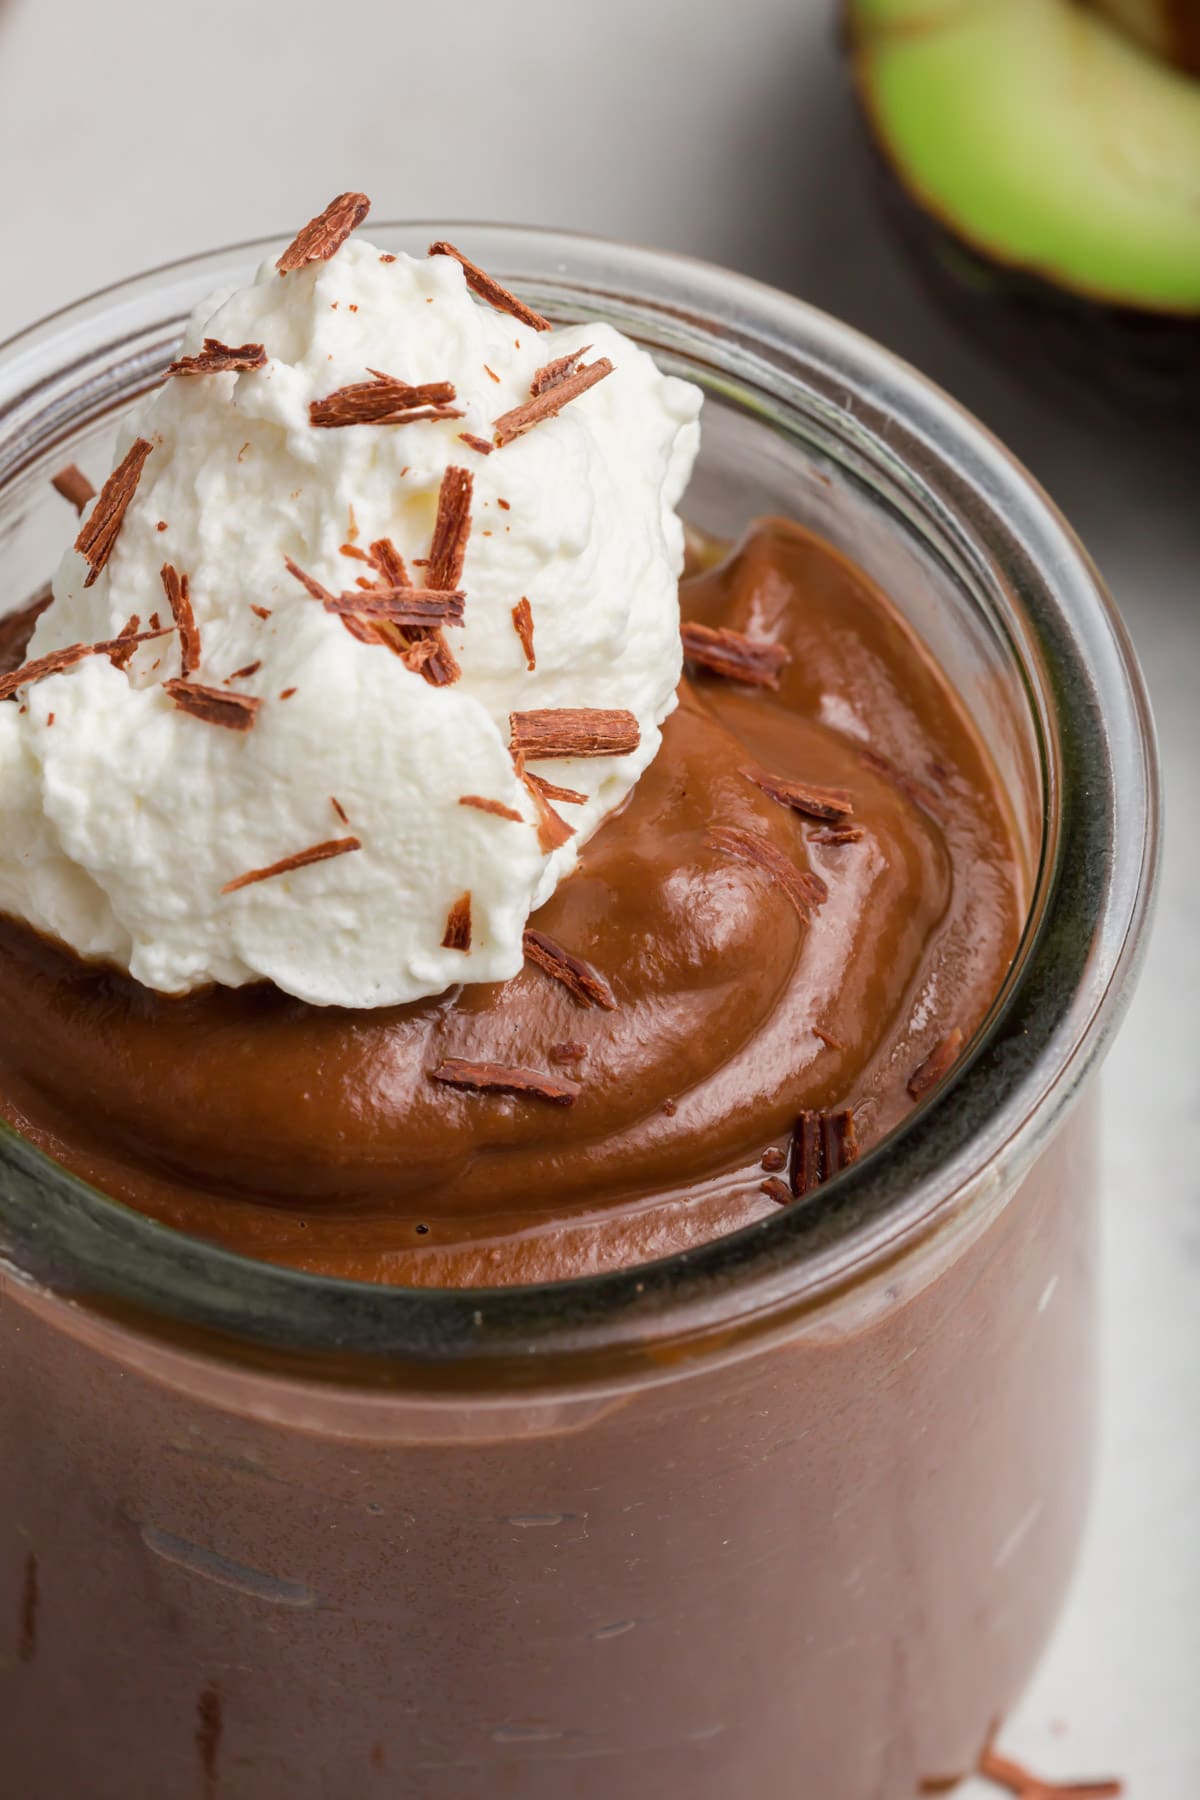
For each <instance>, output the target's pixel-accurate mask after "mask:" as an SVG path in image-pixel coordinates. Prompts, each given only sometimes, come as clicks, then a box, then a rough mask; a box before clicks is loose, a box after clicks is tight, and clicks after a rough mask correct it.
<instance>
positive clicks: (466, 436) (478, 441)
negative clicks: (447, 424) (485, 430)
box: [458, 431, 495, 456]
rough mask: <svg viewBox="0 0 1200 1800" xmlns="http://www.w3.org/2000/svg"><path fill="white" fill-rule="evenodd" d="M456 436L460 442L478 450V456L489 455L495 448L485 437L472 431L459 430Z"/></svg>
mask: <svg viewBox="0 0 1200 1800" xmlns="http://www.w3.org/2000/svg"><path fill="white" fill-rule="evenodd" d="M458 436H459V441H460V442H461V443H464V444H466V445H467V447H468V448H469V449H471V450H478V452H479V454H480V456H490V455H491V454H492V451H493V450H494V449H495V445H494V444H491V443H489V442H488V440H487V438H485V437H478V436H477V435H476V433H475V432H473V431H460V432H459V434H458Z"/></svg>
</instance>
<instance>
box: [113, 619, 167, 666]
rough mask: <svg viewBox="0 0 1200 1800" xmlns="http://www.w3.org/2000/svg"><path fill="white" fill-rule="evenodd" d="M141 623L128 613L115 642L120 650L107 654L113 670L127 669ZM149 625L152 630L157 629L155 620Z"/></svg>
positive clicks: (135, 646) (135, 645)
mask: <svg viewBox="0 0 1200 1800" xmlns="http://www.w3.org/2000/svg"><path fill="white" fill-rule="evenodd" d="M141 623H142V621H141V619H140V618H139V617H138V615H137V613H130V615H129V617H128V618H127V619H126V621H125V623H124V624H123V625H122V627H121V629H120V631H118V633H117V642H118V643H119V644H120V646H121V648H120V649H119V650H110V651H109V653H108V660H109V662H110V663H111V664H112V666H113V668H114V669H127V668H128V667H129V664H130V661H131V660H132V657H133V653H134V651H135V650H136V649H137V633H138V628H139V626H140V625H141ZM151 623H152V626H153V627H154V628H157V620H153V621H152V622H151Z"/></svg>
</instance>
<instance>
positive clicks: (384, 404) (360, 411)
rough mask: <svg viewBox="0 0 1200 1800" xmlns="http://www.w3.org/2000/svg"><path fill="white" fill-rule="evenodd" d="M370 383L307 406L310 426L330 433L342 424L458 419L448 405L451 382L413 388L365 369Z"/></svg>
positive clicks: (341, 390) (451, 395)
mask: <svg viewBox="0 0 1200 1800" xmlns="http://www.w3.org/2000/svg"><path fill="white" fill-rule="evenodd" d="M367 373H368V374H369V375H370V376H371V380H370V381H357V382H354V383H352V385H351V386H349V387H343V388H336V389H335V390H334V392H333V393H332V394H326V395H325V397H324V399H323V400H313V401H311V402H310V403H309V408H308V420H309V424H310V425H315V426H319V427H321V428H323V429H325V430H334V429H337V428H338V427H341V426H346V425H411V424H413V423H414V422H415V421H416V420H418V419H461V418H462V416H463V415H462V413H461V411H459V410H458V409H457V408H456V407H454V406H453V405H452V404H451V403H452V401H453V400H454V398H455V391H454V383H453V382H452V381H423V382H419V383H417V384H416V385H414V384H413V383H412V382H410V381H399V380H397V379H396V378H395V377H394V376H391V375H385V374H383V373H382V371H380V370H379V369H368V371H367Z"/></svg>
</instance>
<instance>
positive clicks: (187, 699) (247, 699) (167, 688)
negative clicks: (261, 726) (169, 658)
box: [163, 680, 262, 731]
mask: <svg viewBox="0 0 1200 1800" xmlns="http://www.w3.org/2000/svg"><path fill="white" fill-rule="evenodd" d="M163 692H164V693H165V694H169V695H170V697H171V699H172V700H173V701H174V702H175V704H176V706H177V707H178V708H179V710H180V712H185V713H189V714H190V715H191V717H192V718H193V719H202V720H203V721H204V723H205V724H206V725H223V726H224V727H225V729H226V731H249V730H250V729H251V727H252V726H253V724H254V721H255V718H256V716H257V714H258V709H259V707H260V706H261V705H262V701H261V700H258V699H256V698H255V696H254V695H253V694H231V693H230V692H229V690H228V689H227V688H211V687H202V686H201V684H200V683H199V682H198V681H186V680H179V681H164V682H163Z"/></svg>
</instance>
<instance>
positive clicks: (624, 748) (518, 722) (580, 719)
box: [508, 706, 642, 762]
mask: <svg viewBox="0 0 1200 1800" xmlns="http://www.w3.org/2000/svg"><path fill="white" fill-rule="evenodd" d="M508 724H509V731H510V734H511V736H510V740H509V741H510V744H511V746H512V748H513V750H514V751H516V752H517V753H518V754H519V755H521V756H525V757H528V758H529V759H530V761H533V762H537V761H543V762H544V761H548V760H549V759H550V758H552V757H559V756H561V757H574V756H628V755H629V754H630V753H631V752H632V751H634V750H636V749H637V747H638V745H639V744H640V743H641V741H642V729H641V726H640V725H639V724H638V722H637V719H636V717H635V716H634V714H633V713H631V712H626V711H625V710H624V709H623V708H620V707H613V708H606V707H599V706H557V707H555V706H551V707H542V708H539V709H537V710H535V711H533V712H515V713H510V714H509V715H508Z"/></svg>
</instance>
